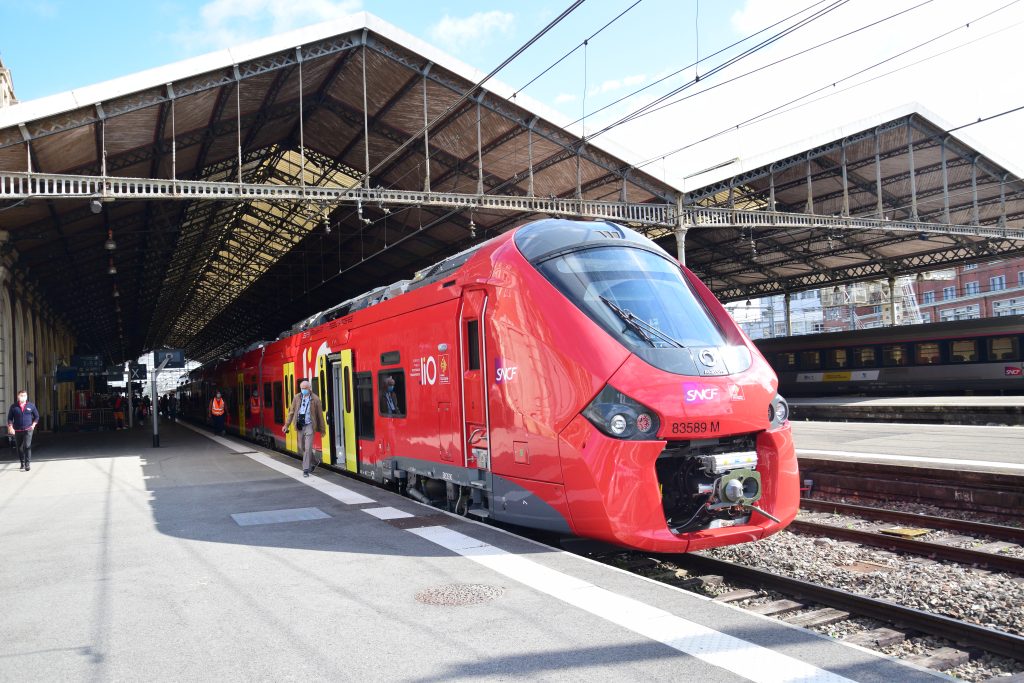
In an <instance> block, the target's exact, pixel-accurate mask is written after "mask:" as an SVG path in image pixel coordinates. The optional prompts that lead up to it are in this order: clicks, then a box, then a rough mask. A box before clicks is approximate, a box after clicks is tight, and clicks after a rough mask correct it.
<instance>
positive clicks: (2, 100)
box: [0, 59, 18, 109]
mask: <svg viewBox="0 0 1024 683" xmlns="http://www.w3.org/2000/svg"><path fill="white" fill-rule="evenodd" d="M17 101H18V98H17V97H15V96H14V81H13V80H11V70H10V69H8V68H7V67H6V66H4V61H3V60H2V59H0V109H3V108H4V107H9V106H11V105H12V104H15V103H16V102H17Z"/></svg>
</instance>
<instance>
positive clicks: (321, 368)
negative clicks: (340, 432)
mask: <svg viewBox="0 0 1024 683" xmlns="http://www.w3.org/2000/svg"><path fill="white" fill-rule="evenodd" d="M313 381H314V382H316V386H317V389H318V390H319V396H320V402H321V404H322V405H323V409H324V433H323V435H322V436H321V437H320V452H321V456H322V458H323V461H324V463H325V464H328V465H330V464H333V463H334V458H333V457H332V454H333V453H335V452H337V451H336V450H335V449H333V448H332V447H331V432H332V431H333V430H332V429H331V418H330V417H329V416H330V415H331V411H332V410H333V408H334V406H335V405H336V404H335V403H334V396H332V395H331V391H330V387H329V386H328V385H329V384H331V383H332V382H331V381H329V379H328V375H327V356H319V357H318V359H317V363H316V377H315V378H314V380H313Z"/></svg>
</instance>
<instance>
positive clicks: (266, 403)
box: [263, 382, 274, 408]
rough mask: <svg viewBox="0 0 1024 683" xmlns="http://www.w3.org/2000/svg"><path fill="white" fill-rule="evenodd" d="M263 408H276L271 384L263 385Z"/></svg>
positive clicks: (265, 383)
mask: <svg viewBox="0 0 1024 683" xmlns="http://www.w3.org/2000/svg"><path fill="white" fill-rule="evenodd" d="M263 407H264V408H273V407H274V391H273V389H271V388H270V382H264V383H263Z"/></svg>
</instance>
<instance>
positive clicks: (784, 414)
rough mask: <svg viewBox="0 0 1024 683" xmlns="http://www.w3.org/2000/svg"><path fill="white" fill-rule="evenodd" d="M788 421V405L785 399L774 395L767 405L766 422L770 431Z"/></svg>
mask: <svg viewBox="0 0 1024 683" xmlns="http://www.w3.org/2000/svg"><path fill="white" fill-rule="evenodd" d="M788 419H789V404H788V403H786V399H784V398H782V397H781V396H779V395H778V394H776V396H775V398H773V399H772V400H771V403H769V404H768V422H770V423H771V426H772V429H775V428H776V427H781V426H782V425H783V424H785V423H786V420H788Z"/></svg>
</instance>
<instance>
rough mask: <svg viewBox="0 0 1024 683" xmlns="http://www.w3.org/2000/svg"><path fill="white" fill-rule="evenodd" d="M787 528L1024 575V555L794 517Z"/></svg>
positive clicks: (803, 532)
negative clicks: (989, 550) (961, 546)
mask: <svg viewBox="0 0 1024 683" xmlns="http://www.w3.org/2000/svg"><path fill="white" fill-rule="evenodd" d="M788 528H789V529H790V530H791V531H796V532H799V533H801V534H810V535H813V536H826V537H828V538H835V539H839V540H842V541H853V542H854V543H860V544H861V545H869V546H873V547H875V548H885V549H887V550H890V549H892V550H898V551H900V552H903V553H909V554H911V555H921V556H924V557H931V558H935V559H939V560H950V561H952V562H960V563H961V564H971V565H978V566H979V567H988V568H989V569H1001V570H1003V571H1007V572H1014V573H1016V574H1024V558H1020V557H1011V556H1009V555H997V554H996V553H986V552H983V551H980V550H971V549H970V548H960V547H957V546H953V545H944V544H942V543H930V542H928V541H917V540H914V539H912V538H900V537H899V536H889V535H887V534H882V533H879V532H877V531H863V530H861V529H844V528H843V527H839V526H832V525H830V524H820V523H818V522H804V521H800V520H794V521H793V522H790V524H789V527H788Z"/></svg>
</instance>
